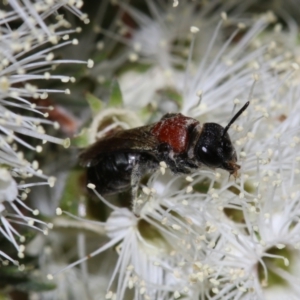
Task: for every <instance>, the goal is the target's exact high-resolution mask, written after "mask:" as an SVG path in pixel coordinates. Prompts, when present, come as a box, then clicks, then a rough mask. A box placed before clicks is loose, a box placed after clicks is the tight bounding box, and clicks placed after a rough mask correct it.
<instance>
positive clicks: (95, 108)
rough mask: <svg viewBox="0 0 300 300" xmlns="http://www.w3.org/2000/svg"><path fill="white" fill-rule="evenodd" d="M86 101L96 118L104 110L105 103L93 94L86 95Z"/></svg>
mask: <svg viewBox="0 0 300 300" xmlns="http://www.w3.org/2000/svg"><path fill="white" fill-rule="evenodd" d="M85 99H86V101H87V102H88V104H89V106H90V109H91V111H92V115H93V116H95V115H97V114H98V113H99V111H101V110H102V109H103V106H104V103H103V102H102V101H101V100H100V99H99V98H97V97H96V96H94V95H93V94H91V93H86V96H85Z"/></svg>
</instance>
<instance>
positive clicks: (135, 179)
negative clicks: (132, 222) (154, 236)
mask: <svg viewBox="0 0 300 300" xmlns="http://www.w3.org/2000/svg"><path fill="white" fill-rule="evenodd" d="M140 179H141V169H140V165H139V163H136V164H135V165H134V166H133V169H132V172H131V180H130V184H131V197H132V211H133V213H134V214H135V215H136V216H139V214H138V189H139V183H140Z"/></svg>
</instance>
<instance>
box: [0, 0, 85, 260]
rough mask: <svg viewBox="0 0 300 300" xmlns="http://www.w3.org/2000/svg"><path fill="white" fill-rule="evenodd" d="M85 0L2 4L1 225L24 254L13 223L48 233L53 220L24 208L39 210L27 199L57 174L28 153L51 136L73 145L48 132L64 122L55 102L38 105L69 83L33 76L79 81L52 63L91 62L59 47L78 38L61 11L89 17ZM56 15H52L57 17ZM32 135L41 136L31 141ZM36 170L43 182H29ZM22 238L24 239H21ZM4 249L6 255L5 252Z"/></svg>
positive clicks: (50, 181) (35, 149) (0, 46)
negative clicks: (46, 84) (54, 112)
mask: <svg viewBox="0 0 300 300" xmlns="http://www.w3.org/2000/svg"><path fill="white" fill-rule="evenodd" d="M81 5H82V1H71V2H69V1H35V2H34V3H33V2H30V1H23V2H20V1H15V0H8V1H7V3H5V4H4V6H3V10H1V21H0V31H1V37H0V173H1V175H0V177H1V179H0V206H1V207H0V219H1V227H0V231H1V233H2V234H3V235H4V237H5V238H7V239H8V240H9V241H10V242H11V243H12V244H13V245H14V247H15V248H16V250H17V251H18V255H19V257H20V258H23V257H24V249H25V246H24V245H23V243H24V242H25V238H24V237H23V236H22V235H21V234H20V233H19V232H18V230H17V229H16V228H15V227H14V225H13V224H18V225H23V226H29V227H31V228H35V229H37V230H39V231H41V232H43V233H45V234H47V232H48V228H49V227H51V224H47V223H45V222H43V221H40V220H38V219H36V218H33V217H29V216H27V215H25V214H24V212H22V211H21V209H20V207H22V208H23V209H25V211H27V212H30V213H32V214H33V215H34V216H36V215H38V213H39V211H38V210H35V209H31V208H29V207H28V206H27V205H26V204H25V203H24V201H25V200H26V198H27V195H28V193H29V192H30V188H31V187H34V186H37V185H45V184H46V185H49V186H50V187H52V186H53V185H54V183H55V178H53V177H51V176H47V175H44V174H43V172H42V170H41V169H39V163H38V162H37V161H35V160H33V159H32V160H31V161H29V160H28V159H26V158H25V157H28V155H27V153H28V152H30V151H32V152H37V153H39V152H41V151H42V150H43V147H42V144H44V143H46V142H47V141H49V142H53V143H57V144H61V145H63V146H64V147H68V146H69V144H70V141H69V139H66V140H64V139H60V138H57V137H54V136H51V135H49V134H47V132H46V131H47V126H49V125H50V126H53V127H54V128H56V129H57V128H58V127H59V124H58V123H57V122H53V121H50V120H48V119H47V117H48V113H47V112H44V111H45V110H48V109H49V110H51V109H52V108H51V107H48V106H47V105H46V106H42V107H39V106H38V105H37V104H36V101H37V100H38V101H43V100H44V99H46V98H47V97H48V94H50V93H66V94H68V93H70V91H69V89H66V90H59V89H55V88H50V89H48V88H38V87H37V86H36V85H35V84H32V81H33V80H34V81H38V80H60V81H62V82H69V81H71V82H74V80H75V78H73V77H69V76H64V75H52V74H51V72H52V68H53V67H54V66H56V65H58V64H62V63H86V62H84V61H71V60H61V59H57V58H56V57H55V54H54V51H55V50H56V49H58V48H60V47H64V46H66V45H69V44H72V43H73V44H74V41H68V39H69V37H68V34H70V33H74V32H75V30H74V29H70V28H69V27H70V24H69V22H68V21H67V20H66V19H65V18H64V17H63V16H62V15H59V14H57V11H58V10H60V9H67V10H69V11H71V12H72V13H74V14H75V15H77V16H80V17H82V18H83V19H85V18H86V17H85V16H84V15H83V14H82V13H81V12H80V11H79V8H80V6H81ZM54 15H55V17H53V16H54ZM52 17H53V18H52ZM27 137H34V138H36V139H37V142H33V143H29V142H28V139H27ZM33 176H36V177H39V178H40V182H37V183H25V182H24V180H26V179H28V178H31V177H33ZM19 242H20V243H21V245H19ZM1 255H2V256H4V257H6V258H7V255H4V254H3V253H2V252H1Z"/></svg>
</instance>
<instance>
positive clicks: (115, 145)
mask: <svg viewBox="0 0 300 300" xmlns="http://www.w3.org/2000/svg"><path fill="white" fill-rule="evenodd" d="M152 127H153V126H151V125H149V126H143V127H138V128H133V129H128V130H123V131H119V132H117V133H115V134H113V135H111V136H107V137H103V138H102V139H99V140H98V141H96V142H95V143H94V144H93V145H91V146H90V147H88V148H87V149H85V150H84V151H83V152H82V153H81V154H80V155H79V159H80V163H81V165H83V166H88V167H90V166H93V165H96V164H97V163H98V162H99V161H100V160H101V159H102V158H103V157H104V156H105V155H107V154H110V153H114V152H131V151H132V152H143V153H145V152H149V153H153V151H155V150H156V148H157V146H158V140H157V138H156V137H155V136H154V135H153V134H152V133H151V128H152Z"/></svg>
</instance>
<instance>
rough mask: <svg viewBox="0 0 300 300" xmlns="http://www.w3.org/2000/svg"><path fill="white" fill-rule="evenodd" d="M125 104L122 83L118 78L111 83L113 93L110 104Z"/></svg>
mask: <svg viewBox="0 0 300 300" xmlns="http://www.w3.org/2000/svg"><path fill="white" fill-rule="evenodd" d="M122 105H123V96H122V92H121V89H120V85H119V83H118V81H117V80H116V79H114V80H113V81H112V83H111V93H110V98H109V101H108V106H112V107H116V106H122Z"/></svg>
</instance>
